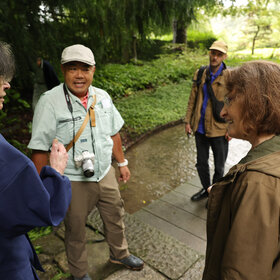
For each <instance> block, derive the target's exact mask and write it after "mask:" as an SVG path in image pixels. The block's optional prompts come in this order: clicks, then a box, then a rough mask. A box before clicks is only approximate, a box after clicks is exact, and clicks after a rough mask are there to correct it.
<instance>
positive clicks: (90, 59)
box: [61, 44, 95, 66]
mask: <svg viewBox="0 0 280 280" xmlns="http://www.w3.org/2000/svg"><path fill="white" fill-rule="evenodd" d="M71 61H79V62H83V63H85V64H88V65H91V66H93V65H95V59H94V55H93V52H92V51H91V49H89V48H87V47H85V46H83V45H79V44H77V45H72V46H69V47H67V48H65V49H64V50H63V51H62V54H61V64H65V63H68V62H71Z"/></svg>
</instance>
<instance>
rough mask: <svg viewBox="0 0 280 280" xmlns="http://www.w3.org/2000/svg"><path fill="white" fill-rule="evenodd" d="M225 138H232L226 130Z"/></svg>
mask: <svg viewBox="0 0 280 280" xmlns="http://www.w3.org/2000/svg"><path fill="white" fill-rule="evenodd" d="M225 138H226V140H227V141H228V142H229V141H230V140H231V139H232V137H230V136H229V134H228V132H227V133H226V135H225Z"/></svg>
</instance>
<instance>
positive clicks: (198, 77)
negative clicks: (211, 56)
mask: <svg viewBox="0 0 280 280" xmlns="http://www.w3.org/2000/svg"><path fill="white" fill-rule="evenodd" d="M206 68H207V65H202V66H201V67H200V68H199V70H198V73H197V76H196V80H195V82H196V86H197V89H198V88H199V86H200V84H201V78H202V74H203V72H204V70H205V69H206Z"/></svg>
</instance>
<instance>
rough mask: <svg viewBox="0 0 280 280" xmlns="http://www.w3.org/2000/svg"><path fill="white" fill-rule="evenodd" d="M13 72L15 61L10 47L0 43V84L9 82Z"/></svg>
mask: <svg viewBox="0 0 280 280" xmlns="http://www.w3.org/2000/svg"><path fill="white" fill-rule="evenodd" d="M14 72H15V59H14V55H13V53H12V50H11V47H10V45H8V44H7V43H5V42H1V41H0V82H1V83H2V82H3V81H4V82H5V81H10V80H11V79H12V77H13V75H14Z"/></svg>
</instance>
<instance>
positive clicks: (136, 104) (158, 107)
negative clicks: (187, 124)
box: [116, 79, 192, 139]
mask: <svg viewBox="0 0 280 280" xmlns="http://www.w3.org/2000/svg"><path fill="white" fill-rule="evenodd" d="M191 82H192V81H191V79H188V80H187V81H182V80H181V81H180V83H177V84H170V85H166V86H161V87H159V88H157V89H156V90H145V91H144V92H139V93H137V94H134V95H131V96H129V97H128V98H125V99H122V100H119V101H118V102H117V103H116V107H117V108H118V110H119V112H120V113H121V115H122V116H123V118H124V120H125V125H124V128H123V129H124V130H125V131H126V132H127V134H129V135H130V137H131V138H134V139H135V138H137V137H139V136H140V135H142V134H144V133H146V132H148V131H150V130H152V129H154V128H155V127H157V126H159V125H163V124H166V123H168V122H171V121H175V120H178V119H180V118H182V117H183V115H184V114H185V110H186V106H187V102H188V95H189V93H190V87H191Z"/></svg>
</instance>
